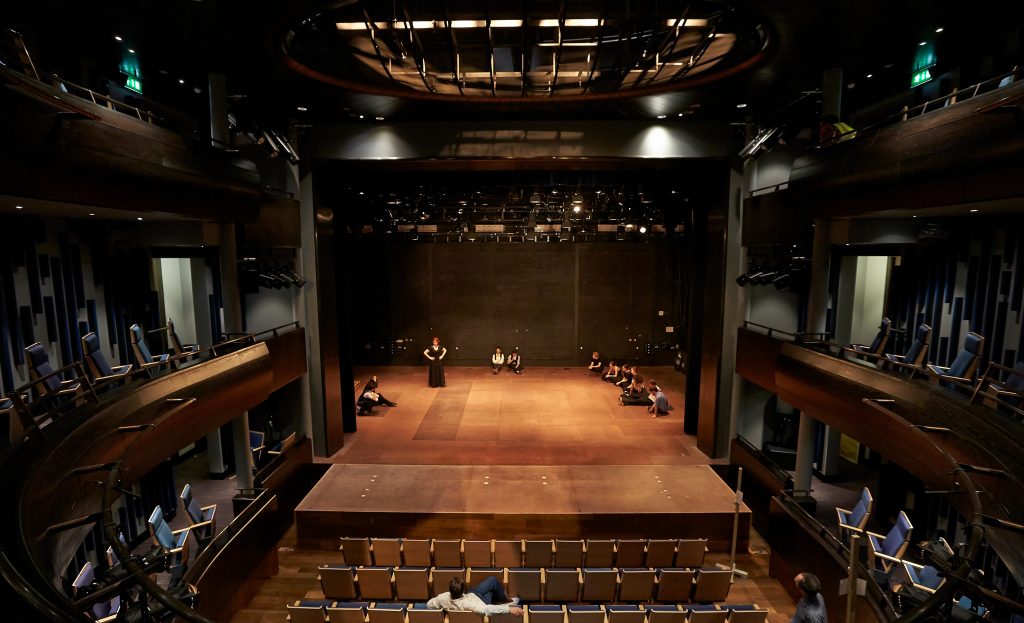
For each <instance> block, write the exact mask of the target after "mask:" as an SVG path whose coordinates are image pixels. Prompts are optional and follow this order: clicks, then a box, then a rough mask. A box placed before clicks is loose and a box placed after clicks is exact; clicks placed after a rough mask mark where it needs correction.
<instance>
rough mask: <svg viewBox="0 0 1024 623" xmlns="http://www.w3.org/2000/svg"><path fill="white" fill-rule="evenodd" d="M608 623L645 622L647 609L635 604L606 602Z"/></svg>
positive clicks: (605, 608)
mask: <svg viewBox="0 0 1024 623" xmlns="http://www.w3.org/2000/svg"><path fill="white" fill-rule="evenodd" d="M604 610H605V612H606V613H607V614H608V623H646V621H647V611H646V610H644V609H643V608H641V607H640V606H638V605H636V604H608V605H607V606H605V607H604Z"/></svg>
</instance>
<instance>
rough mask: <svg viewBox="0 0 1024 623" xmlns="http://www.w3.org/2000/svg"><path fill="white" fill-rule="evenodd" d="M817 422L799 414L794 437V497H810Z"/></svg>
mask: <svg viewBox="0 0 1024 623" xmlns="http://www.w3.org/2000/svg"><path fill="white" fill-rule="evenodd" d="M817 429H818V422H817V421H816V420H815V419H814V418H812V417H811V416H809V415H807V414H806V413H803V412H801V413H800V428H799V429H798V431H797V436H796V470H795V471H794V473H793V489H794V493H795V495H796V497H804V496H807V495H810V494H809V493H808V492H809V491H810V489H811V473H812V471H813V469H814V442H815V438H816V437H817V434H816V433H817Z"/></svg>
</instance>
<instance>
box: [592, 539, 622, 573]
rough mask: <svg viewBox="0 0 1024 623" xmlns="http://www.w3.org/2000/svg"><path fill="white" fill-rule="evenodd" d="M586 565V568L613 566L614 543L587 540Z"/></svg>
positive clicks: (601, 540)
mask: <svg viewBox="0 0 1024 623" xmlns="http://www.w3.org/2000/svg"><path fill="white" fill-rule="evenodd" d="M586 564H587V566H588V567H611V566H614V565H615V541H613V540H611V539H587V551H586Z"/></svg>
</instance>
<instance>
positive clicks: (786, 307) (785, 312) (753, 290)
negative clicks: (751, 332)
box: [746, 285, 800, 333]
mask: <svg viewBox="0 0 1024 623" xmlns="http://www.w3.org/2000/svg"><path fill="white" fill-rule="evenodd" d="M746 292H747V302H748V307H747V320H749V321H750V322H756V323H757V324H762V325H765V326H767V327H771V328H773V329H781V330H782V331H789V332H790V333H794V332H796V330H797V318H798V315H797V312H798V309H799V303H800V297H799V296H798V295H796V294H794V293H792V292H785V291H782V290H778V289H776V288H775V287H774V286H770V285H767V286H746Z"/></svg>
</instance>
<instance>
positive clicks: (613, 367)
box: [587, 352, 672, 417]
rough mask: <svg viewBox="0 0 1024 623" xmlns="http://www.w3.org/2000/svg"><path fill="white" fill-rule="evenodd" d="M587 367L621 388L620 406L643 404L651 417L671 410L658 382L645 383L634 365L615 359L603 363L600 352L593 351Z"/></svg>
mask: <svg viewBox="0 0 1024 623" xmlns="http://www.w3.org/2000/svg"><path fill="white" fill-rule="evenodd" d="M587 369H588V370H590V371H591V372H593V373H594V374H596V375H598V376H599V377H600V378H601V380H603V381H607V382H609V383H611V384H613V385H615V386H616V387H619V388H621V389H622V393H621V394H620V395H619V404H620V405H622V406H645V407H647V412H648V413H650V414H651V417H662V416H665V415H668V412H669V411H671V410H672V407H671V406H670V405H669V404H668V397H667V396H666V395H665V392H663V391H661V387H659V386H658V382H657V381H655V380H654V379H648V380H647V383H646V385H645V384H644V377H643V376H642V375H641V374H640V370H639V368H638V367H637V366H636V365H630V364H628V363H622V364H621V365H620V363H619V362H616V361H608V362H607V363H605V362H604V360H602V359H601V354H600V353H598V352H594V354H592V355H591V356H590V362H589V363H588V364H587Z"/></svg>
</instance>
